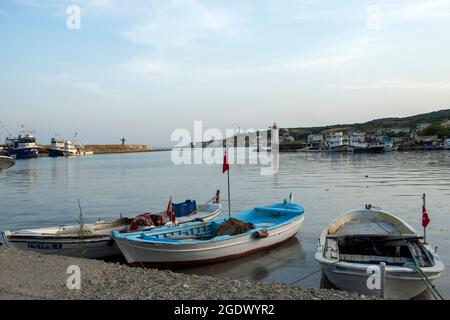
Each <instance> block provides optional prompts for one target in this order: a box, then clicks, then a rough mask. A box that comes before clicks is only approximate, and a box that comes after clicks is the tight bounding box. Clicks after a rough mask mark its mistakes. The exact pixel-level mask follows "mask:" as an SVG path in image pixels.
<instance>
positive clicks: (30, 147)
mask: <svg viewBox="0 0 450 320" xmlns="http://www.w3.org/2000/svg"><path fill="white" fill-rule="evenodd" d="M38 150H39V146H38V145H37V144H36V137H34V136H33V135H31V134H29V133H23V134H22V133H21V134H19V136H17V137H16V138H13V137H7V138H6V140H5V152H6V154H7V155H9V156H11V157H13V158H15V159H30V158H37V156H38Z"/></svg>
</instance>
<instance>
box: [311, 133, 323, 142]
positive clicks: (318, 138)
mask: <svg viewBox="0 0 450 320" xmlns="http://www.w3.org/2000/svg"><path fill="white" fill-rule="evenodd" d="M323 141H324V136H323V133H319V134H310V135H309V136H308V143H310V144H321V143H322V142H323Z"/></svg>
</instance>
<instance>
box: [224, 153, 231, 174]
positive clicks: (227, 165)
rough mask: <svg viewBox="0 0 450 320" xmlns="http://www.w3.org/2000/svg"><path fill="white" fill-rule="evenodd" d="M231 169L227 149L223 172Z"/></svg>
mask: <svg viewBox="0 0 450 320" xmlns="http://www.w3.org/2000/svg"><path fill="white" fill-rule="evenodd" d="M228 170H230V165H229V164H228V153H227V152H226V151H225V154H224V155H223V168H222V173H225V172H227V171H228Z"/></svg>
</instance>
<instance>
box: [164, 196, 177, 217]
mask: <svg viewBox="0 0 450 320" xmlns="http://www.w3.org/2000/svg"><path fill="white" fill-rule="evenodd" d="M166 212H167V216H168V217H169V219H170V221H172V222H173V223H175V220H176V217H175V212H173V206H172V197H170V200H169V203H168V204H167V211H166Z"/></svg>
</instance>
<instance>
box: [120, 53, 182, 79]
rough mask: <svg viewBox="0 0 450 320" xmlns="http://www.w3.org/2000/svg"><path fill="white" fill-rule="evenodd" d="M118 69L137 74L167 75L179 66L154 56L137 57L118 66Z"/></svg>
mask: <svg viewBox="0 0 450 320" xmlns="http://www.w3.org/2000/svg"><path fill="white" fill-rule="evenodd" d="M118 69H119V70H121V71H124V72H127V73H131V74H137V75H166V74H169V73H173V72H175V71H177V67H176V66H174V65H172V64H170V63H168V62H166V61H163V60H159V59H155V58H152V57H136V58H133V59H131V60H129V61H127V62H124V63H122V64H120V65H119V66H118Z"/></svg>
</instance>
